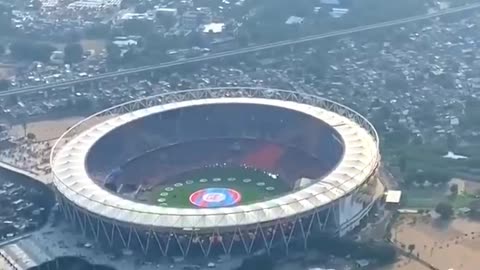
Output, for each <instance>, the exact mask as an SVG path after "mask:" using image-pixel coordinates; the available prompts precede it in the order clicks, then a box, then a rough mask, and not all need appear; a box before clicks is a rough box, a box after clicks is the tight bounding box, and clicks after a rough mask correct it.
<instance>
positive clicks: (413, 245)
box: [408, 244, 415, 254]
mask: <svg viewBox="0 0 480 270" xmlns="http://www.w3.org/2000/svg"><path fill="white" fill-rule="evenodd" d="M414 250H415V244H410V245H408V252H410V254H412V253H413V251H414Z"/></svg>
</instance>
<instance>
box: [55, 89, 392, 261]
mask: <svg viewBox="0 0 480 270" xmlns="http://www.w3.org/2000/svg"><path fill="white" fill-rule="evenodd" d="M206 138H238V139H242V138H249V139H252V138H254V139H262V140H267V141H274V142H276V143H278V144H286V145H289V147H294V148H298V149H301V150H302V151H304V152H308V153H309V154H310V155H312V156H315V157H316V158H317V159H318V160H319V165H318V166H319V167H321V168H322V170H323V173H322V174H321V175H318V174H313V176H312V174H310V175H309V177H306V176H303V175H302V174H301V171H304V169H305V168H303V167H301V168H300V170H297V171H300V173H296V174H289V173H288V171H289V170H290V169H289V168H287V167H285V166H284V165H278V166H279V167H281V168H280V169H282V171H284V172H285V173H284V174H285V175H286V176H285V177H284V178H289V177H294V179H287V181H289V185H291V186H292V190H291V191H290V192H286V193H285V194H282V195H281V196H276V197H274V198H269V199H267V200H264V201H259V202H255V203H251V204H246V205H241V204H240V205H236V206H231V207H220V208H195V207H190V208H174V207H171V206H162V205H155V204H152V203H147V202H144V201H141V200H139V199H136V198H135V196H132V193H128V194H127V193H121V192H115V191H117V190H118V189H115V191H112V189H111V188H107V185H106V183H105V182H104V181H103V180H102V179H106V178H109V176H111V174H112V172H116V174H121V172H118V170H117V168H119V167H120V166H121V165H122V164H125V163H127V162H129V161H131V160H133V159H135V158H136V157H138V156H141V155H143V154H145V153H148V152H151V151H153V150H155V149H161V148H162V147H165V146H169V145H174V144H178V143H181V142H183V141H194V140H203V139H206ZM378 144H379V142H378V136H377V133H376V131H375V129H374V128H373V126H372V125H371V124H370V123H369V122H368V121H367V120H366V119H365V118H364V117H363V116H361V115H360V114H358V113H356V112H355V111H353V110H351V109H349V108H348V107H345V106H343V105H341V104H338V103H336V102H333V101H330V100H327V99H324V98H322V97H319V96H313V95H308V94H303V93H298V92H291V91H284V90H276V89H265V88H209V89H195V90H187V91H181V92H169V93H165V94H161V95H156V96H152V97H147V98H143V99H139V100H135V101H131V102H127V103H124V104H121V105H118V106H115V107H112V108H109V109H107V110H104V111H101V112H99V113H97V114H95V115H92V116H90V117H88V118H86V119H85V120H83V121H81V122H80V123H78V124H76V125H75V126H73V127H71V128H70V129H69V130H68V131H67V132H65V134H63V136H62V137H61V138H60V139H59V140H58V141H57V143H56V144H55V146H54V147H53V150H52V154H51V165H52V170H53V174H54V179H53V183H54V186H55V188H56V191H57V197H58V201H59V202H60V205H61V208H62V210H63V212H64V213H65V216H66V218H67V219H68V220H69V221H70V222H72V223H73V224H74V225H75V226H76V227H77V228H79V229H80V231H81V232H82V233H83V234H84V235H85V236H89V237H93V238H94V239H95V240H96V241H98V242H99V243H101V244H102V245H105V246H108V247H111V248H117V249H128V250H138V251H142V252H144V253H145V254H147V255H148V254H150V255H152V254H162V255H164V256H187V255H198V254H201V255H205V256H210V255H218V254H234V253H246V254H251V253H254V252H258V251H267V252H272V251H274V250H283V251H287V252H288V250H289V249H292V248H295V249H297V248H299V247H303V248H305V247H307V246H308V241H309V239H310V238H311V237H312V236H313V235H315V234H317V233H330V234H332V235H340V236H342V235H345V234H347V233H348V232H350V231H352V230H353V229H354V228H356V227H357V226H358V225H359V224H360V222H361V221H362V219H364V218H365V217H366V216H367V215H368V213H369V211H370V210H371V209H372V207H373V206H374V205H375V203H376V201H377V199H378V198H380V197H381V196H382V195H383V186H382V184H381V183H380V181H379V179H378V173H377V172H378V167H379V164H380V154H379V145H378ZM191 155H192V156H195V154H194V153H192V154H191ZM208 155H209V153H208V151H207V152H205V153H202V155H201V156H205V157H208ZM189 162H190V161H189ZM298 163H299V162H297V163H295V161H294V160H290V161H288V160H287V162H286V164H290V167H292V168H293V169H295V168H294V167H295V166H297V167H298V166H303V165H302V164H298ZM300 163H301V162H300ZM189 164H190V163H189ZM253 165H255V164H253ZM282 166H283V167H282ZM137 172H138V174H141V173H142V169H141V168H139V169H138V170H137ZM129 179H130V181H133V183H134V182H135V179H136V178H135V177H129ZM132 179H133V180H132ZM130 184H132V183H130ZM144 185H145V184H144ZM140 186H141V185H137V186H134V187H135V188H137V191H138V190H140V189H141V187H140Z"/></svg>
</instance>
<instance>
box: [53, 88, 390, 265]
mask: <svg viewBox="0 0 480 270" xmlns="http://www.w3.org/2000/svg"><path fill="white" fill-rule="evenodd" d="M222 97H227V98H232V97H233V98H234V97H239V98H241V97H248V98H262V99H272V100H283V101H291V102H296V103H302V104H308V105H312V106H316V107H320V108H324V109H325V110H328V111H331V112H334V113H335V114H338V115H340V116H342V117H345V118H347V119H350V120H351V121H352V122H354V123H356V124H357V125H358V126H359V127H361V128H363V129H364V130H366V131H367V132H368V134H369V135H370V136H371V139H372V140H373V141H374V144H375V149H372V151H373V152H374V153H373V155H372V156H373V158H372V160H370V161H368V163H367V165H366V166H365V169H364V170H368V171H364V174H363V175H365V177H364V179H363V180H362V181H361V184H360V185H358V186H356V188H355V189H353V190H351V191H349V192H348V193H346V194H343V195H342V196H339V197H338V198H336V199H335V200H333V201H331V202H330V203H328V204H326V205H322V206H321V207H318V208H315V209H312V210H310V211H304V212H301V213H298V214H293V215H290V216H287V217H285V216H283V217H282V218H279V219H271V220H268V221H266V222H259V223H250V224H248V225H241V226H230V227H220V228H219V227H216V226H214V225H213V226H211V227H209V228H206V227H204V228H202V229H198V230H194V229H179V228H178V227H176V228H174V227H162V226H148V225H144V224H142V225H139V224H135V223H131V222H125V221H124V220H123V219H122V218H111V217H107V216H104V215H99V214H98V213H94V212H92V211H89V210H88V209H87V207H85V206H84V205H82V204H80V203H78V201H76V202H74V201H73V200H71V198H70V197H68V196H66V192H65V187H64V186H62V185H63V183H64V181H65V179H64V176H63V175H60V173H59V171H60V169H59V168H60V167H59V165H58V161H57V160H56V158H57V154H58V153H59V151H61V150H62V148H63V147H64V146H65V145H66V144H67V143H68V142H67V141H69V140H68V139H71V138H74V137H75V136H77V135H78V134H81V133H83V132H85V131H87V130H88V129H89V128H91V127H92V126H93V125H96V124H98V123H99V122H101V121H105V119H108V118H113V117H116V116H119V115H123V114H125V113H129V112H132V111H136V110H139V109H143V108H149V107H153V106H158V105H162V104H168V103H173V102H179V101H187V100H199V99H213V98H222ZM378 150H379V148H378V135H377V133H376V131H375V129H374V128H373V126H372V125H371V124H370V123H369V122H368V121H367V120H366V119H365V118H364V117H362V116H361V115H359V114H358V113H357V112H355V111H353V110H351V109H349V108H347V107H345V106H343V105H340V104H338V103H335V102H333V101H330V100H326V99H324V98H321V97H318V96H312V95H308V94H303V93H298V92H290V91H283V90H275V89H265V88H228V89H225V88H209V89H196V90H187V91H181V92H169V93H165V94H161V95H157V96H153V97H148V98H144V99H140V100H135V101H131V102H127V103H124V104H120V105H118V106H115V107H112V108H109V109H106V110H104V111H101V112H99V113H97V114H95V115H92V116H90V117H88V118H86V119H85V120H83V121H81V122H79V123H78V124H76V125H75V126H73V127H71V128H70V129H69V130H68V131H66V132H65V133H64V134H63V135H62V136H61V138H60V139H59V140H58V141H57V142H56V144H55V145H54V147H53V149H52V153H51V157H50V159H51V160H50V161H51V164H52V168H53V170H52V171H53V175H54V184H55V186H56V191H57V199H58V202H59V204H60V206H61V209H62V211H63V212H64V214H65V217H66V219H67V220H69V221H70V222H71V223H72V224H74V225H75V227H76V228H78V229H79V230H80V231H81V232H82V234H83V235H84V236H85V237H89V238H93V239H94V240H95V241H97V242H98V243H99V244H101V245H102V246H105V247H108V248H113V249H122V250H123V249H128V250H134V251H141V252H143V253H144V254H145V255H153V256H155V255H158V254H162V255H163V256H188V255H204V256H212V255H219V254H228V255H230V254H236V253H243V254H252V253H255V252H258V251H266V252H268V253H270V252H273V251H277V250H281V251H285V252H288V251H289V250H290V249H298V248H307V246H308V244H309V239H311V237H312V236H314V235H316V234H318V233H328V234H331V235H338V236H343V235H346V234H347V233H348V232H350V231H352V230H353V229H355V228H357V227H358V225H359V224H360V222H361V221H362V220H363V219H364V218H365V217H366V216H367V215H368V213H369V211H370V210H371V209H372V208H373V206H374V205H375V203H376V202H377V201H378V199H379V198H380V197H381V196H382V195H383V191H384V190H383V185H382V184H381V182H380V179H378V175H379V174H378V168H379V164H380V155H379V152H378ZM68 155H70V154H68ZM72 155H74V153H73V154H72ZM67 163H68V161H67ZM362 170H363V169H362Z"/></svg>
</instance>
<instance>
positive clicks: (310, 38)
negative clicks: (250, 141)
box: [0, 3, 480, 97]
mask: <svg viewBox="0 0 480 270" xmlns="http://www.w3.org/2000/svg"><path fill="white" fill-rule="evenodd" d="M477 8H480V3H475V4H470V5H464V6H460V7H454V8H448V9H444V10H441V11H438V12H434V13H429V14H423V15H417V16H412V17H407V18H403V19H397V20H391V21H387V22H381V23H375V24H369V25H363V26H357V27H353V28H349V29H344V30H338V31H333V32H328V33H324V34H318V35H311V36H306V37H302V38H298V39H293V40H283V41H278V42H273V43H268V44H263V45H256V46H250V47H246V48H242V49H238V50H233V51H226V52H219V53H213V54H210V55H205V56H199V57H192V58H187V59H182V60H176V61H171V62H165V63H162V64H158V65H151V66H143V67H138V68H131V69H125V70H120V71H115V72H108V73H104V74H100V75H97V76H93V77H88V78H80V79H75V80H69V81H64V82H57V83H49V84H43V85H35V86H29V87H24V88H18V89H11V90H8V91H4V92H2V93H0V97H3V96H8V95H13V94H25V93H32V92H38V91H41V90H47V89H53V88H67V87H72V86H74V85H76V84H79V83H87V82H95V81H100V80H104V79H110V78H115V77H120V76H126V75H130V74H135V73H141V72H151V71H156V70H159V69H163V68H169V67H173V66H179V65H185V64H190V63H197V62H203V61H208V60H213V59H218V58H222V57H228V56H235V55H242V54H247V53H252V52H259V51H264V50H268V49H273V48H280V47H284V46H290V45H296V44H301V43H305V42H310V41H316V40H320V39H324V38H330V37H338V36H343V35H348V34H353V33H358V32H363V31H368V30H373V29H379V28H385V27H390V26H397V25H402V24H406V23H410V22H415V21H421V20H427V19H432V18H436V17H440V16H444V15H447V14H453V13H459V12H463V11H467V10H472V9H477Z"/></svg>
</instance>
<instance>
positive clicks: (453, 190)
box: [450, 184, 458, 196]
mask: <svg viewBox="0 0 480 270" xmlns="http://www.w3.org/2000/svg"><path fill="white" fill-rule="evenodd" d="M450 194H452V196H457V195H458V185H457V184H452V185H451V186H450Z"/></svg>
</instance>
